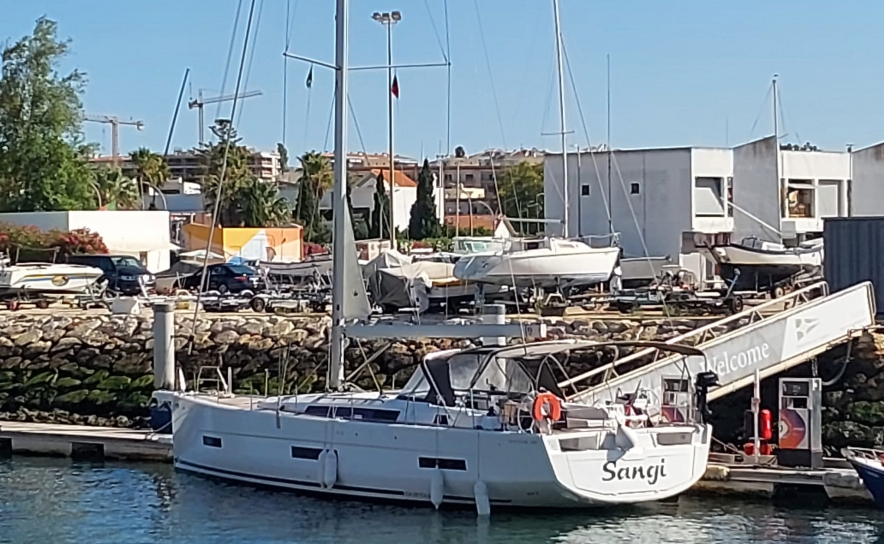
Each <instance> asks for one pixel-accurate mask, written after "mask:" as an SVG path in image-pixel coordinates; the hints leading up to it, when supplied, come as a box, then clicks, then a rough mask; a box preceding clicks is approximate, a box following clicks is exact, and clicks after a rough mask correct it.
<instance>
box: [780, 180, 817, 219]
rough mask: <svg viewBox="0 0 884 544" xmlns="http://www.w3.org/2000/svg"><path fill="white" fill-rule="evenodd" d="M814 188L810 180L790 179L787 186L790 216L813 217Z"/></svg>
mask: <svg viewBox="0 0 884 544" xmlns="http://www.w3.org/2000/svg"><path fill="white" fill-rule="evenodd" d="M813 193H814V188H813V185H812V184H811V182H810V181H806V180H789V183H788V185H787V187H786V203H787V205H788V208H787V209H788V215H787V217H789V218H797V219H802V218H811V217H813V216H814V214H813Z"/></svg>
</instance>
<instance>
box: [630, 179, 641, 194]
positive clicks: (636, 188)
mask: <svg viewBox="0 0 884 544" xmlns="http://www.w3.org/2000/svg"><path fill="white" fill-rule="evenodd" d="M640 192H641V191H640V190H639V186H638V182H637V181H633V182H632V183H630V184H629V194H631V195H637V194H639V193H640Z"/></svg>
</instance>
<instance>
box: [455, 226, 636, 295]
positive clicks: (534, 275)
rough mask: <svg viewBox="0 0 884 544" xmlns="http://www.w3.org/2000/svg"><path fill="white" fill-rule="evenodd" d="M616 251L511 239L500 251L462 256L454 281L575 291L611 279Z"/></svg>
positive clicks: (557, 240) (556, 240) (552, 241)
mask: <svg viewBox="0 0 884 544" xmlns="http://www.w3.org/2000/svg"><path fill="white" fill-rule="evenodd" d="M619 255H620V248H618V247H614V246H611V247H592V246H590V245H589V244H587V243H585V242H582V241H580V240H567V239H564V238H559V237H555V236H542V237H538V238H514V239H511V240H506V241H505V243H504V245H503V247H502V248H501V249H499V250H496V251H489V252H485V253H479V254H475V255H470V256H464V257H462V258H461V259H460V260H458V261H457V263H456V264H455V265H454V276H455V277H456V278H458V279H462V280H468V281H475V282H481V283H492V284H498V285H500V284H509V285H515V286H516V287H576V286H589V285H595V284H598V283H603V282H606V281H608V280H609V279H610V278H611V274H612V273H613V271H614V267H615V266H616V265H617V258H618V256H619Z"/></svg>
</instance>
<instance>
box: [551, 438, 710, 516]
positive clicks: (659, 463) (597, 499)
mask: <svg viewBox="0 0 884 544" xmlns="http://www.w3.org/2000/svg"><path fill="white" fill-rule="evenodd" d="M711 437H712V430H711V428H710V427H709V426H707V425H694V426H671V427H663V428H660V427H657V428H647V429H630V428H628V427H620V428H618V429H617V430H616V431H614V430H599V431H597V432H581V433H566V434H554V435H549V436H547V437H545V441H544V442H545V444H546V447H547V452H548V454H549V456H550V462H551V464H552V466H553V469H554V471H555V474H556V477H557V478H558V481H559V484H560V485H561V486H562V487H563V488H564V490H566V491H567V492H568V493H569V494H570V495H573V496H574V497H576V498H577V500H578V501H583V502H587V503H593V504H600V505H603V504H609V505H613V504H627V503H640V502H648V501H656V500H662V499H667V498H671V497H675V496H677V495H679V494H681V493H683V492H684V491H686V490H688V489H690V488H691V487H692V486H693V485H694V484H696V483H697V481H699V480H700V478H702V477H703V474H705V472H706V465H707V462H708V459H709V446H710V441H711Z"/></svg>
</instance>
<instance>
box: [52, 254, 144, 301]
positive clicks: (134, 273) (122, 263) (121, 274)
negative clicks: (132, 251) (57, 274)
mask: <svg viewBox="0 0 884 544" xmlns="http://www.w3.org/2000/svg"><path fill="white" fill-rule="evenodd" d="M67 262H68V263H70V264H83V265H86V266H94V267H95V268H100V269H101V270H102V271H103V272H104V275H103V276H102V277H101V278H99V280H98V281H99V282H103V281H107V288H108V290H109V291H111V292H114V293H119V294H121V295H140V294H141V286H142V285H144V288H145V289H148V290H149V289H153V287H154V284H155V283H156V277H155V276H154V275H153V274H151V273H150V271H149V270H148V269H147V268H145V266H144V264H142V263H141V261H139V260H138V259H136V258H135V257H133V256H131V255H69V256H68V258H67Z"/></svg>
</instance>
